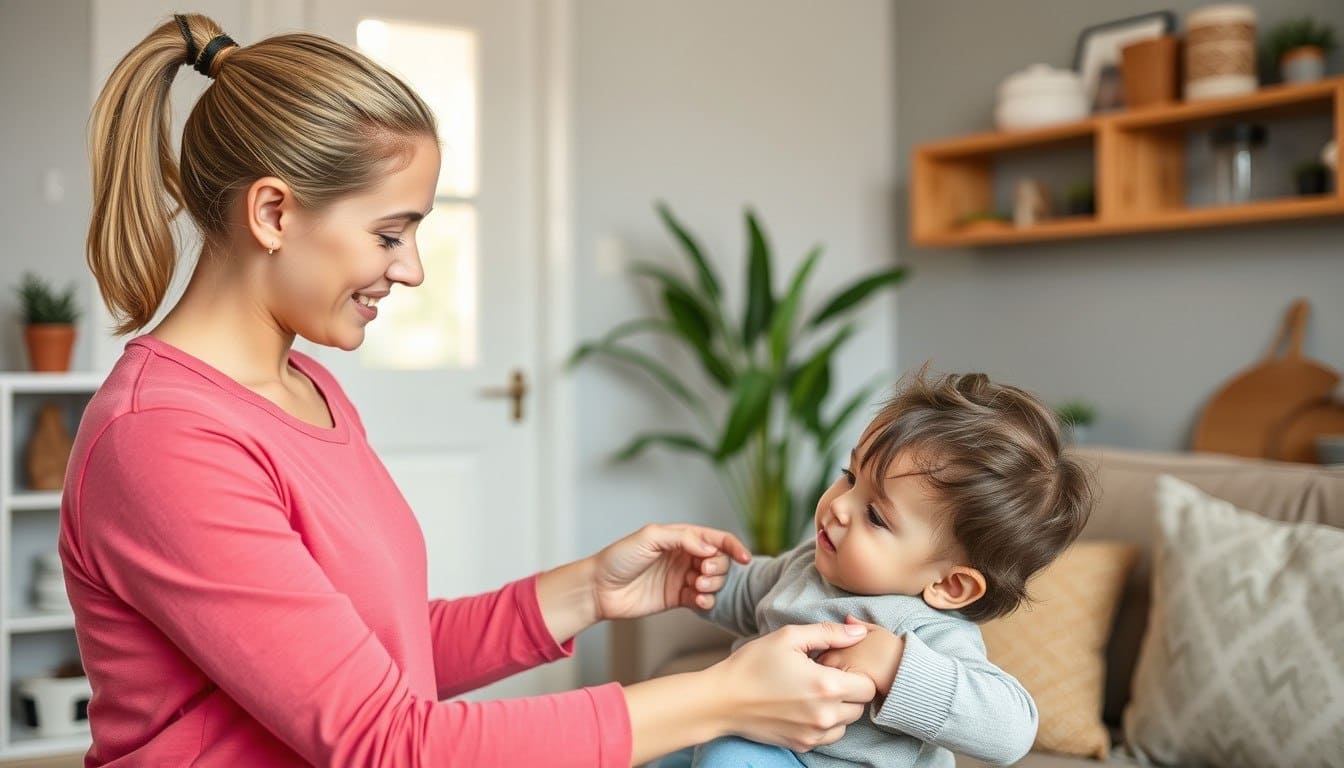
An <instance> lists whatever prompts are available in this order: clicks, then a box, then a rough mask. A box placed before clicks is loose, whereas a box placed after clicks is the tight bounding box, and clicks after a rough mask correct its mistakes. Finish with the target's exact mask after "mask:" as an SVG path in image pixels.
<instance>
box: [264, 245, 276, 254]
mask: <svg viewBox="0 0 1344 768" xmlns="http://www.w3.org/2000/svg"><path fill="white" fill-rule="evenodd" d="M266 255H267V256H274V255H275V243H271V247H270V248H267V249H266Z"/></svg>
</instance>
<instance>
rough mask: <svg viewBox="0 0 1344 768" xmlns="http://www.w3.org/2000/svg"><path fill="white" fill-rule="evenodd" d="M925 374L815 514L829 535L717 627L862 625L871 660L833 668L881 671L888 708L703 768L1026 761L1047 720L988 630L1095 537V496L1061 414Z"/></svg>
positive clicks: (734, 604)
mask: <svg viewBox="0 0 1344 768" xmlns="http://www.w3.org/2000/svg"><path fill="white" fill-rule="evenodd" d="M926 370H927V365H926V366H925V368H924V369H921V370H920V371H918V372H917V373H915V374H914V375H913V376H912V377H910V379H909V381H908V383H907V384H906V385H905V386H900V387H898V390H897V392H896V394H895V395H894V396H893V397H891V399H890V400H888V401H887V402H886V403H885V404H884V405H883V406H882V407H881V409H880V411H879V412H878V414H877V417H876V418H874V419H873V421H872V423H871V424H869V425H868V426H867V428H866V429H865V430H864V432H863V435H862V437H861V438H860V440H859V444H858V446H857V447H855V448H854V450H853V451H852V452H851V454H850V457H849V463H848V465H847V466H846V467H845V468H844V469H841V470H840V473H839V476H838V477H837V478H836V480H835V482H834V483H833V484H832V485H831V487H830V488H829V489H828V490H827V491H826V492H825V494H823V495H822V497H821V500H820V501H819V502H818V503H817V510H816V518H815V520H814V529H813V535H811V536H808V537H806V538H805V540H804V542H803V543H802V544H800V545H799V546H798V547H796V548H795V549H793V550H792V551H790V552H787V553H784V554H782V555H780V556H778V557H756V558H754V559H753V560H752V562H751V563H750V564H749V565H745V566H743V565H739V564H733V565H732V567H731V569H730V571H729V573H728V576H727V579H726V580H725V583H724V586H723V589H722V590H721V591H720V592H719V593H718V594H717V596H716V597H715V604H714V606H713V607H712V608H711V609H709V610H707V611H704V612H702V613H701V615H703V616H704V617H705V618H707V619H709V620H710V621H713V622H715V623H717V624H719V625H721V626H724V627H726V628H727V629H729V630H731V631H733V632H735V633H737V634H738V635H741V636H742V639H740V640H738V645H740V644H741V643H743V642H746V640H747V639H749V638H750V637H752V636H755V635H760V634H765V633H767V632H771V631H773V630H775V629H778V628H779V627H782V626H784V625H786V624H809V623H813V622H818V621H835V622H845V621H850V622H854V621H859V622H862V623H864V624H866V625H867V626H868V634H867V636H865V637H864V639H863V640H861V641H860V642H859V643H858V644H857V645H854V646H852V647H849V648H844V649H839V650H831V651H826V652H824V653H822V654H821V655H820V656H819V657H818V658H817V660H818V662H820V663H822V664H825V665H827V666H831V667H836V668H839V669H845V670H848V671H852V672H858V673H861V674H865V675H867V676H868V677H870V678H872V680H873V683H874V685H875V686H876V687H877V692H878V695H877V697H876V698H875V699H874V700H873V701H872V702H871V703H870V704H869V706H868V708H867V712H866V714H865V715H864V716H863V717H862V718H860V719H859V720H858V721H856V722H854V723H852V724H851V725H850V726H849V727H848V728H847V730H846V731H845V735H844V736H843V737H842V738H841V739H840V740H839V741H836V742H835V743H833V744H828V745H825V746H820V747H817V748H816V749H813V750H811V751H809V752H804V753H798V754H795V753H793V752H790V751H789V750H786V749H783V748H780V747H774V746H769V745H763V744H757V743H755V742H750V741H746V740H743V739H739V738H733V737H729V738H724V739H717V740H715V741H712V742H710V743H708V744H704V745H701V746H700V747H699V748H697V750H696V752H695V757H694V764H695V765H696V766H703V767H704V768H721V767H726V766H733V767H734V768H737V767H738V766H748V765H749V766H753V767H754V768H766V767H767V766H793V767H794V768H797V766H799V765H803V766H808V767H809V768H820V767H822V766H826V767H829V766H856V765H859V766H883V767H884V768H889V767H893V766H919V767H920V768H923V767H925V766H939V767H940V768H941V767H947V768H950V767H951V766H952V765H953V762H954V760H953V756H952V753H953V752H960V753H963V754H966V755H969V756H971V757H974V758H977V759H979V760H983V761H986V762H989V763H994V764H1003V765H1006V764H1009V763H1013V762H1015V761H1017V760H1018V759H1020V758H1021V757H1022V756H1023V755H1025V754H1026V753H1027V751H1028V750H1029V749H1030V748H1031V745H1032V742H1033V741H1034V740H1035V737H1036V726H1037V714H1036V705H1035V703H1034V702H1033V701H1032V700H1031V696H1029V695H1028V694H1027V691H1026V690H1025V689H1024V688H1023V687H1022V685H1021V684H1020V683H1018V682H1017V680H1015V679H1013V678H1012V677H1011V676H1010V675H1008V674H1007V673H1005V672H1004V671H1003V670H1001V669H999V668H997V667H995V666H994V665H993V664H990V663H989V661H988V660H987V659H986V657H985V646H984V643H983V641H982V640H981V638H980V630H979V628H978V627H977V626H976V622H981V621H985V620H987V619H992V618H994V617H996V616H1002V615H1004V614H1007V613H1011V612H1012V611H1013V610H1014V609H1016V608H1017V607H1018V605H1019V604H1021V603H1022V602H1023V601H1024V600H1025V599H1026V596H1027V591H1026V584H1027V580H1028V579H1029V578H1030V577H1031V576H1032V574H1034V573H1036V572H1037V571H1039V570H1040V569H1042V568H1044V567H1045V566H1046V565H1047V564H1049V563H1050V562H1051V561H1052V560H1054V559H1055V557H1056V556H1057V555H1058V554H1059V553H1060V552H1061V551H1062V550H1063V549H1064V548H1065V547H1067V546H1068V545H1069V544H1070V543H1071V542H1072V541H1073V540H1074V539H1075V538H1076V537H1077V536H1078V533H1079V532H1080V531H1081V530H1082V528H1083V525H1084V523H1086V521H1087V517H1088V513H1089V512H1090V510H1091V504H1092V491H1091V482H1090V480H1089V478H1088V476H1087V475H1086V474H1085V472H1084V470H1083V467H1082V465H1081V464H1080V463H1079V461H1078V460H1077V459H1075V458H1073V457H1071V456H1070V455H1069V454H1067V453H1066V452H1065V450H1064V448H1065V446H1064V441H1063V439H1062V438H1061V434H1060V428H1059V424H1058V422H1057V420H1056V418H1055V415H1054V413H1053V412H1052V411H1051V410H1050V409H1049V408H1048V407H1046V406H1045V405H1044V404H1042V403H1041V402H1040V401H1039V400H1037V399H1036V398H1035V397H1033V396H1032V395H1030V394H1029V393H1027V392H1025V391H1023V390H1021V389H1018V388H1016V387H1012V386H1007V385H1002V384H995V383H992V382H991V381H990V380H989V379H988V377H986V376H985V375H984V374H980V373H970V374H962V375H957V374H949V375H946V376H943V377H940V378H937V379H935V380H932V381H930V380H929V379H928V378H927V377H926V374H925V371H926Z"/></svg>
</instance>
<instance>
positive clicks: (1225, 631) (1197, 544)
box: [1125, 476, 1344, 768]
mask: <svg viewBox="0 0 1344 768" xmlns="http://www.w3.org/2000/svg"><path fill="white" fill-rule="evenodd" d="M1157 485H1158V491H1157V503H1158V513H1157V523H1158V531H1159V532H1158V538H1157V541H1156V542H1155V544H1154V563H1153V588H1152V595H1153V600H1152V612H1151V615H1150V617H1149V620H1148V633H1147V635H1146V636H1145V638H1144V642H1143V649H1142V652H1141V654H1140V657H1139V665H1138V670H1137V672H1136V675H1135V679H1134V693H1133V699H1132V700H1131V702H1130V705H1129V708H1128V709H1127V710H1126V711H1125V738H1126V741H1127V742H1128V744H1129V746H1130V747H1131V748H1132V749H1134V750H1136V751H1137V752H1138V753H1140V754H1141V755H1142V756H1144V757H1145V758H1147V759H1150V760H1153V761H1155V762H1158V763H1165V764H1181V765H1186V764H1193V765H1217V766H1222V767H1223V768H1238V767H1239V766H1244V767H1245V768H1251V767H1253V766H1254V767H1256V768H1259V767H1260V766H1299V765H1337V764H1338V761H1339V758H1340V756H1341V755H1344V728H1341V727H1340V723H1341V722H1344V531H1340V530H1337V529H1334V528H1329V527H1326V526H1321V525H1315V524H1311V523H1297V524H1291V523H1282V522H1276V521H1272V520H1267V519H1265V518H1263V517H1261V516H1259V515H1256V514H1253V513H1251V512H1245V511H1242V510H1239V509H1237V508H1236V507H1234V506H1233V505H1232V504H1230V503H1228V502H1226V501H1223V500H1221V499H1218V498H1215V497H1212V496H1209V495H1207V494H1205V493H1203V492H1202V491H1200V490H1199V489H1198V488H1196V487H1194V486H1192V485H1190V484H1188V483H1185V482H1182V481H1180V480H1177V479H1176V478H1174V477H1169V476H1164V477H1161V478H1159V479H1158V484H1157Z"/></svg>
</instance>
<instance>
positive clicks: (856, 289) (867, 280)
mask: <svg viewBox="0 0 1344 768" xmlns="http://www.w3.org/2000/svg"><path fill="white" fill-rule="evenodd" d="M906 274H907V270H906V268H905V267H893V268H892V269H887V270H883V271H881V272H875V273H873V274H871V275H868V276H867V277H861V278H859V279H858V280H856V281H854V282H853V283H851V284H850V285H848V286H846V287H845V288H843V289H841V290H840V291H837V292H836V294H835V295H834V296H832V297H831V299H830V300H829V301H827V302H826V303H825V304H823V305H822V308H821V311H819V312H817V314H816V315H815V316H813V318H812V319H811V320H810V321H809V322H808V325H809V326H810V327H813V328H815V327H817V326H818V325H821V324H822V323H824V322H826V321H827V320H830V319H831V318H834V317H837V316H839V315H841V314H844V313H845V312H848V311H849V310H851V309H855V308H857V307H858V306H859V305H860V304H862V303H863V302H864V301H866V300H867V299H868V297H870V296H871V295H872V294H873V292H875V291H877V290H878V289H880V288H883V287H885V286H888V285H896V284H898V283H901V282H902V281H904V280H905V276H906Z"/></svg>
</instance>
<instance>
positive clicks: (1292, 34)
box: [1265, 16, 1336, 83]
mask: <svg viewBox="0 0 1344 768" xmlns="http://www.w3.org/2000/svg"><path fill="white" fill-rule="evenodd" d="M1335 44H1336V43H1335V30H1334V28H1333V27H1331V26H1330V25H1329V24H1325V23H1321V22H1318V21H1316V20H1315V19H1313V18H1311V17H1310V16H1301V17H1298V18H1292V19H1287V20H1285V21H1283V22H1281V23H1279V24H1278V26H1275V27H1274V28H1273V29H1271V30H1270V31H1269V34H1268V36H1267V37H1266V39H1265V53H1266V57H1267V58H1268V60H1269V61H1270V62H1272V63H1273V64H1274V65H1277V66H1278V68H1279V74H1280V76H1281V77H1282V78H1283V81H1284V82H1286V83H1305V82H1310V81H1313V80H1320V79H1321V78H1322V77H1325V57H1326V56H1328V55H1329V54H1330V52H1331V51H1333V50H1334V49H1335Z"/></svg>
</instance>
